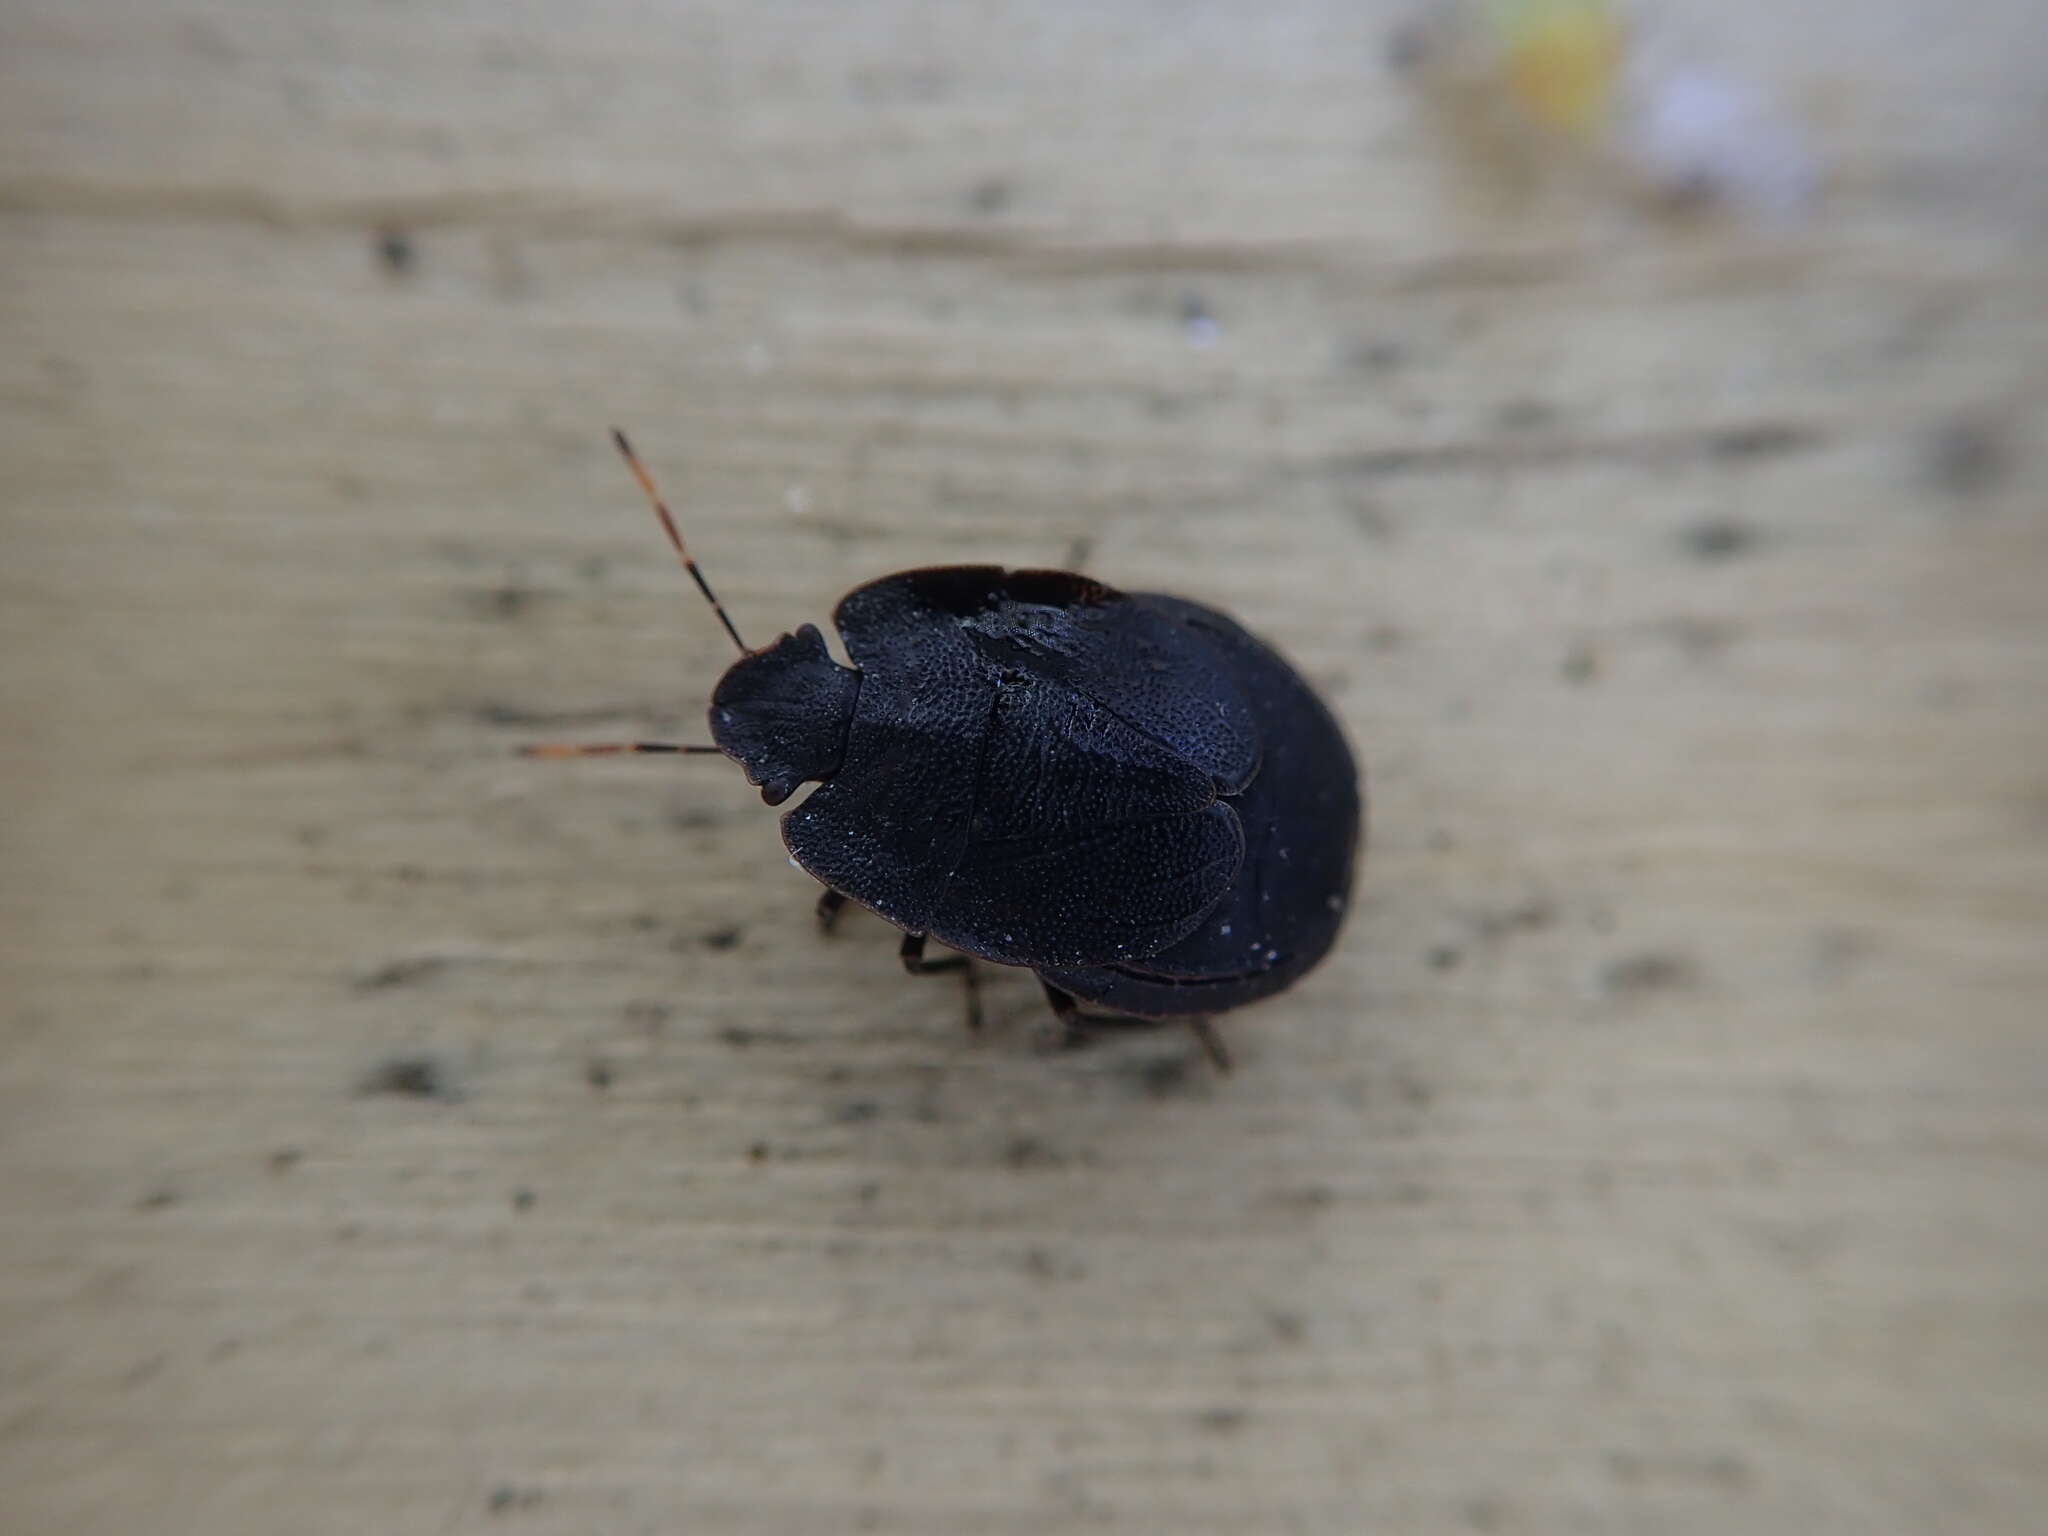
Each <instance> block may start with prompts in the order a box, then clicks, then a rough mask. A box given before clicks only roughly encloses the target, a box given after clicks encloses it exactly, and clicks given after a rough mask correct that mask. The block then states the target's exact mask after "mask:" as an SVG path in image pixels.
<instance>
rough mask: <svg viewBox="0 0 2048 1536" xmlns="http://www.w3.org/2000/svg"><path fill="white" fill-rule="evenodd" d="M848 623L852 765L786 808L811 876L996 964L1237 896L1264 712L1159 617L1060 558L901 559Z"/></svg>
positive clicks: (1102, 954)
mask: <svg viewBox="0 0 2048 1536" xmlns="http://www.w3.org/2000/svg"><path fill="white" fill-rule="evenodd" d="M837 618H838V622H839V624H840V626H841V629H842V632H843V633H844V635H845V639H846V644H847V650H848V652H849V653H850V654H851V655H852V657H853V659H854V660H855V662H856V663H857V664H858V665H859V666H860V668H861V672H862V687H861V691H860V694H859V697H858V700H857V705H856V709H855V714H854V719H853V722H852V725H851V728H850V730H849V732H848V738H847V750H846V755H845V762H844V765H843V767H842V768H841V770H840V771H839V772H838V773H837V774H836V775H834V776H833V778H832V779H831V780H830V781H829V782H827V783H826V784H824V785H823V786H821V787H820V788H819V789H818V790H817V791H816V792H815V793H814V794H813V795H812V796H811V797H810V799H809V800H807V801H806V802H805V803H804V804H803V805H801V806H799V807H798V808H797V809H796V810H794V811H792V812H790V813H789V815H787V816H786V817H785V818H784V819H783V835H784V838H785V840H786V841H787V842H788V844H789V847H790V851H791V852H792V853H794V854H795V855H796V857H797V859H798V861H799V862H800V863H802V864H803V866H804V867H805V868H806V869H808V870H809V871H810V872H811V873H812V874H814V875H816V876H817V877H818V878H819V879H821V880H823V881H825V882H826V883H827V884H828V885H831V886H833V887H835V888H836V889H838V890H841V891H844V892H846V893H847V894H849V895H851V896H853V897H854V898H855V899H857V900H859V901H861V902H864V903H865V904H867V905H868V906H870V907H873V908H874V909H875V910H877V911H878V912H880V913H882V915H883V916H885V917H887V918H889V919H890V920H891V921H892V922H896V923H898V924H900V925H902V926H903V927H905V928H908V929H911V930H913V931H919V932H931V933H933V934H935V935H937V936H938V937H939V938H941V939H943V940H945V941H946V942H947V943H950V944H954V945H956V946H958V947H960V948H962V949H966V950H968V951H970V952H972V953H976V954H980V955H983V956H986V957H987V958H990V959H995V960H1002V961H1006V962H1009V963H1016V964H1030V965H1040V966H1044V965H1090V964H1098V963H1105V962H1109V961H1113V960H1122V959H1130V958H1141V957H1143V956H1146V955H1149V954H1153V953H1156V952H1158V951H1159V950H1161V949H1163V948H1166V947H1167V946H1169V945H1171V944H1173V943H1174V942H1175V941H1176V940H1178V939H1179V938H1181V937H1182V936H1184V935H1185V934H1186V933H1188V932H1189V931H1190V930H1192V929H1193V928H1194V927H1195V926H1196V925H1197V924H1198V923H1199V922H1200V921H1201V919H1202V915H1203V914H1204V913H1205V912H1206V911H1207V910H1208V909H1209V908H1211V907H1213V906H1214V905H1215V903H1216V902H1217V900H1218V899H1219V898H1221V897H1222V896H1223V894H1224V893H1225V892H1226V891H1227V890H1228V889H1229V887H1230V884H1231V881H1232V879H1233V878H1234V877H1235V875H1236V872H1237V868H1238V864H1239V862H1240V860H1241V859H1242V857H1243V849H1244V839H1243V833H1242V830H1241V828H1240V827H1239V825H1238V819H1237V817H1236V815H1235V813H1233V812H1232V811H1231V810H1230V809H1229V807H1228V806H1225V805H1222V804H1220V803H1217V799H1218V795H1219V793H1224V794H1227V793H1230V792H1232V791H1234V790H1236V789H1238V788H1241V787H1242V785H1243V784H1244V783H1245V782H1246V781H1248V780H1249V779H1250V777H1251V776H1252V774H1253V773H1255V772H1256V770H1257V766H1258V762H1259V739H1258V735H1257V732H1256V728H1255V725H1254V716H1253V713H1252V709H1251V706H1250V705H1249V703H1248V702H1247V701H1246V699H1245V698H1244V695H1243V693H1242V691H1241V690H1240V688H1239V687H1238V685H1237V682H1236V681H1235V679H1234V678H1233V677H1232V676H1231V675H1230V674H1229V673H1228V672H1227V671H1223V670H1221V669H1219V668H1218V667H1217V666H1216V664H1215V660H1216V659H1215V657H1214V655H1213V654H1212V653H1211V651H1210V649H1209V648H1208V647H1207V646H1206V645H1205V644H1203V643H1201V642H1200V641H1199V640H1198V639H1197V638H1196V637H1195V636H1193V635H1192V633H1191V632H1190V631H1189V630H1187V628H1186V627H1185V626H1184V625H1182V624H1180V623H1178V622H1177V621H1176V619H1175V618H1174V617H1173V616H1171V615H1167V614H1161V613H1155V612H1152V611H1148V610H1145V609H1142V608H1140V607H1139V606H1138V605H1136V604H1133V603H1132V602H1131V601H1130V600H1129V599H1127V598H1125V597H1124V596H1123V595H1122V594H1120V593H1117V592H1114V591H1112V590H1111V589H1109V588H1106V587H1103V586H1101V585H1100V584H1098V583H1095V582H1091V581H1088V580H1087V579H1086V578H1084V577H1078V576H1073V575H1070V574H1067V573H1064V572H1036V571H1025V572H1013V573H1005V572H1003V571H1002V570H1000V569H998V568H996V567H990V566H962V567H947V568H936V569H932V570H924V571H910V572H904V573H902V574H900V575H897V576H892V577H888V578H885V579H883V580H881V581H878V582H873V583H870V584H869V585H867V586H865V587H860V588H857V589H856V590H855V591H853V592H852V593H849V594H848V595H847V597H846V598H845V599H844V600H843V601H842V602H841V603H840V605H839V609H838V613H837Z"/></svg>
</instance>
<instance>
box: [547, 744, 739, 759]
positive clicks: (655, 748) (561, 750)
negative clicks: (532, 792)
mask: <svg viewBox="0 0 2048 1536" xmlns="http://www.w3.org/2000/svg"><path fill="white" fill-rule="evenodd" d="M723 750H724V748H722V747H699V746H682V745H678V744H677V743H675V742H672V741H536V742H531V743H529V744H528V745H526V746H523V747H521V748H520V749H519V755H520V756H521V757H627V756H631V755H635V754H640V753H654V752H722V751H723Z"/></svg>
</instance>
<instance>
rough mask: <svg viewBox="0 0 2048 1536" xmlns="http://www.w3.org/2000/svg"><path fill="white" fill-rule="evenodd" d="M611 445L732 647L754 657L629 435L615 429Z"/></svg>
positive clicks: (743, 654) (613, 429)
mask: <svg viewBox="0 0 2048 1536" xmlns="http://www.w3.org/2000/svg"><path fill="white" fill-rule="evenodd" d="M612 441H613V442H614V443H616V444H618V448H619V454H620V456H621V457H623V458H624V459H625V461H626V468H628V469H630V470H632V471H633V478H634V479H635V480H638V481H639V482H640V489H641V490H643V491H645V492H646V493H647V500H648V502H649V503H650V504H652V506H653V507H654V515H655V516H656V517H658V518H660V519H661V530H662V532H663V533H666V534H667V535H668V541H669V543H671V544H673V545H674V546H675V550H676V555H677V557H678V558H679V559H680V560H681V561H682V562H683V569H684V570H686V571H688V572H689V573H690V580H692V581H694V582H696V583H697V590H698V591H699V592H702V593H703V594H704V601H705V602H707V603H709V604H710V605H711V611H712V612H713V613H715V614H717V615H718V622H719V623H721V624H723V625H724V626H725V632H726V633H727V634H728V635H731V636H732V643H733V644H734V645H736V646H738V647H739V648H740V654H741V655H742V656H751V655H753V654H754V653H753V652H752V651H750V650H748V649H747V642H746V641H744V640H742V639H741V638H740V632H739V631H738V630H737V629H734V628H733V625H732V617H731V615H729V614H728V613H727V612H726V611H725V604H723V603H721V602H720V601H719V600H718V595H717V594H716V593H715V592H713V591H712V590H711V583H710V582H708V581H706V580H705V579H704V573H703V571H701V570H699V569H698V567H697V562H696V561H694V560H692V559H691V558H690V552H689V550H687V549H685V548H684V547H683V536H682V534H681V533H680V532H679V531H678V530H677V528H676V520H675V519H674V518H673V517H671V516H669V511H668V503H667V502H665V501H663V500H662V499H661V492H660V491H658V490H656V489H655V488H654V476H652V475H650V474H648V473H647V466H646V465H644V464H642V463H641V462H640V456H639V455H638V454H637V453H635V452H634V451H633V445H632V444H631V443H629V442H627V441H626V434H625V433H623V432H621V431H620V430H619V429H618V428H617V427H613V428H612Z"/></svg>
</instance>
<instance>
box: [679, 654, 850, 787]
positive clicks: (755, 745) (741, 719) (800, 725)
mask: <svg viewBox="0 0 2048 1536" xmlns="http://www.w3.org/2000/svg"><path fill="white" fill-rule="evenodd" d="M859 692H860V674H859V673H858V672H855V671H852V670H851V669H849V668H846V667H842V666H840V665H839V663H837V662H836V661H834V660H833V659H832V657H831V655H830V653H828V652H827V651H826V649H825V637H824V636H823V635H821V634H819V633H818V626H817V625H815V624H806V625H804V626H802V627H801V628H800V629H798V630H797V632H796V633H795V634H793V635H784V636H783V637H782V638H781V639H780V640H777V641H776V642H775V643H774V644H773V645H771V646H768V647H766V648H765V649H763V650H759V651H751V652H749V653H748V654H747V655H745V656H742V657H741V658H740V659H739V660H738V661H736V662H734V663H733V664H732V666H731V667H730V668H729V669H728V670H727V671H726V674H725V676H724V677H722V678H720V679H719V681H718V687H717V688H716V689H715V690H714V691H713V693H712V695H711V739H712V740H713V741H716V742H717V743H718V745H719V747H720V748H721V749H722V750H723V751H724V753H725V754H726V756H728V757H730V758H732V759H733V760H734V761H736V762H737V763H738V764H739V765H740V766H741V767H742V768H744V769H746V771H747V782H748V783H749V784H758V785H760V786H761V798H762V799H763V800H765V801H767V802H768V803H769V804H770V805H780V804H782V802H783V801H785V800H787V799H788V798H789V797H790V796H791V795H792V794H794V793H795V792H796V787H797V786H798V785H799V784H804V783H808V782H809V781H810V780H812V779H829V778H830V777H831V776H832V775H833V774H834V773H835V772H837V771H838V768H839V763H840V759H842V758H843V757H844V756H845V755H846V731H847V727H848V726H849V725H851V724H852V722H853V701H854V698H855V696H856V695H858V694H859Z"/></svg>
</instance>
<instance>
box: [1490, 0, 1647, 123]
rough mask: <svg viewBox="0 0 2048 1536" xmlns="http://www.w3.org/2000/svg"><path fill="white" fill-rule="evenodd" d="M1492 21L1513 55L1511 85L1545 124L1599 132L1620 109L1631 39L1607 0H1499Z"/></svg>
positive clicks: (1507, 52) (1522, 104)
mask: <svg viewBox="0 0 2048 1536" xmlns="http://www.w3.org/2000/svg"><path fill="white" fill-rule="evenodd" d="M1489 21H1490V23H1491V25H1492V28H1493V31H1494V33H1495V36H1496V37H1497V38H1498V40H1499V43H1500V47H1501V49H1502V53H1503V56H1504V58H1505V61H1506V66H1507V68H1506V74H1507V85H1508V89H1509V91H1510V92H1512V93H1513V95H1514V97H1515V100H1516V102H1517V104H1518V105H1519V106H1520V107H1521V109H1522V110H1523V111H1524V112H1526V113H1528V115H1529V116H1530V117H1531V118H1533V119H1534V120H1535V121H1537V122H1538V123H1540V124H1542V125H1543V126H1545V127H1547V128H1552V129H1556V130H1558V131H1560V132H1564V133H1572V134H1591V133H1593V132H1595V131H1597V130H1599V129H1601V128H1603V127H1605V126H1606V124H1607V122H1608V120H1609V117H1610V115H1611V113H1612V111H1613V105H1614V97H1615V90H1616V85H1617V82H1618V81H1619V78H1620V74H1621V63H1622V57H1623V54H1624V51H1625V43H1624V38H1623V33H1622V25H1621V22H1620V20H1619V19H1618V18H1617V17H1616V16H1615V15H1614V12H1613V10H1612V9H1611V8H1610V7H1609V6H1607V5H1606V4H1604V3H1602V0H1494V4H1493V5H1492V6H1491V8H1490V15H1489Z"/></svg>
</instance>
